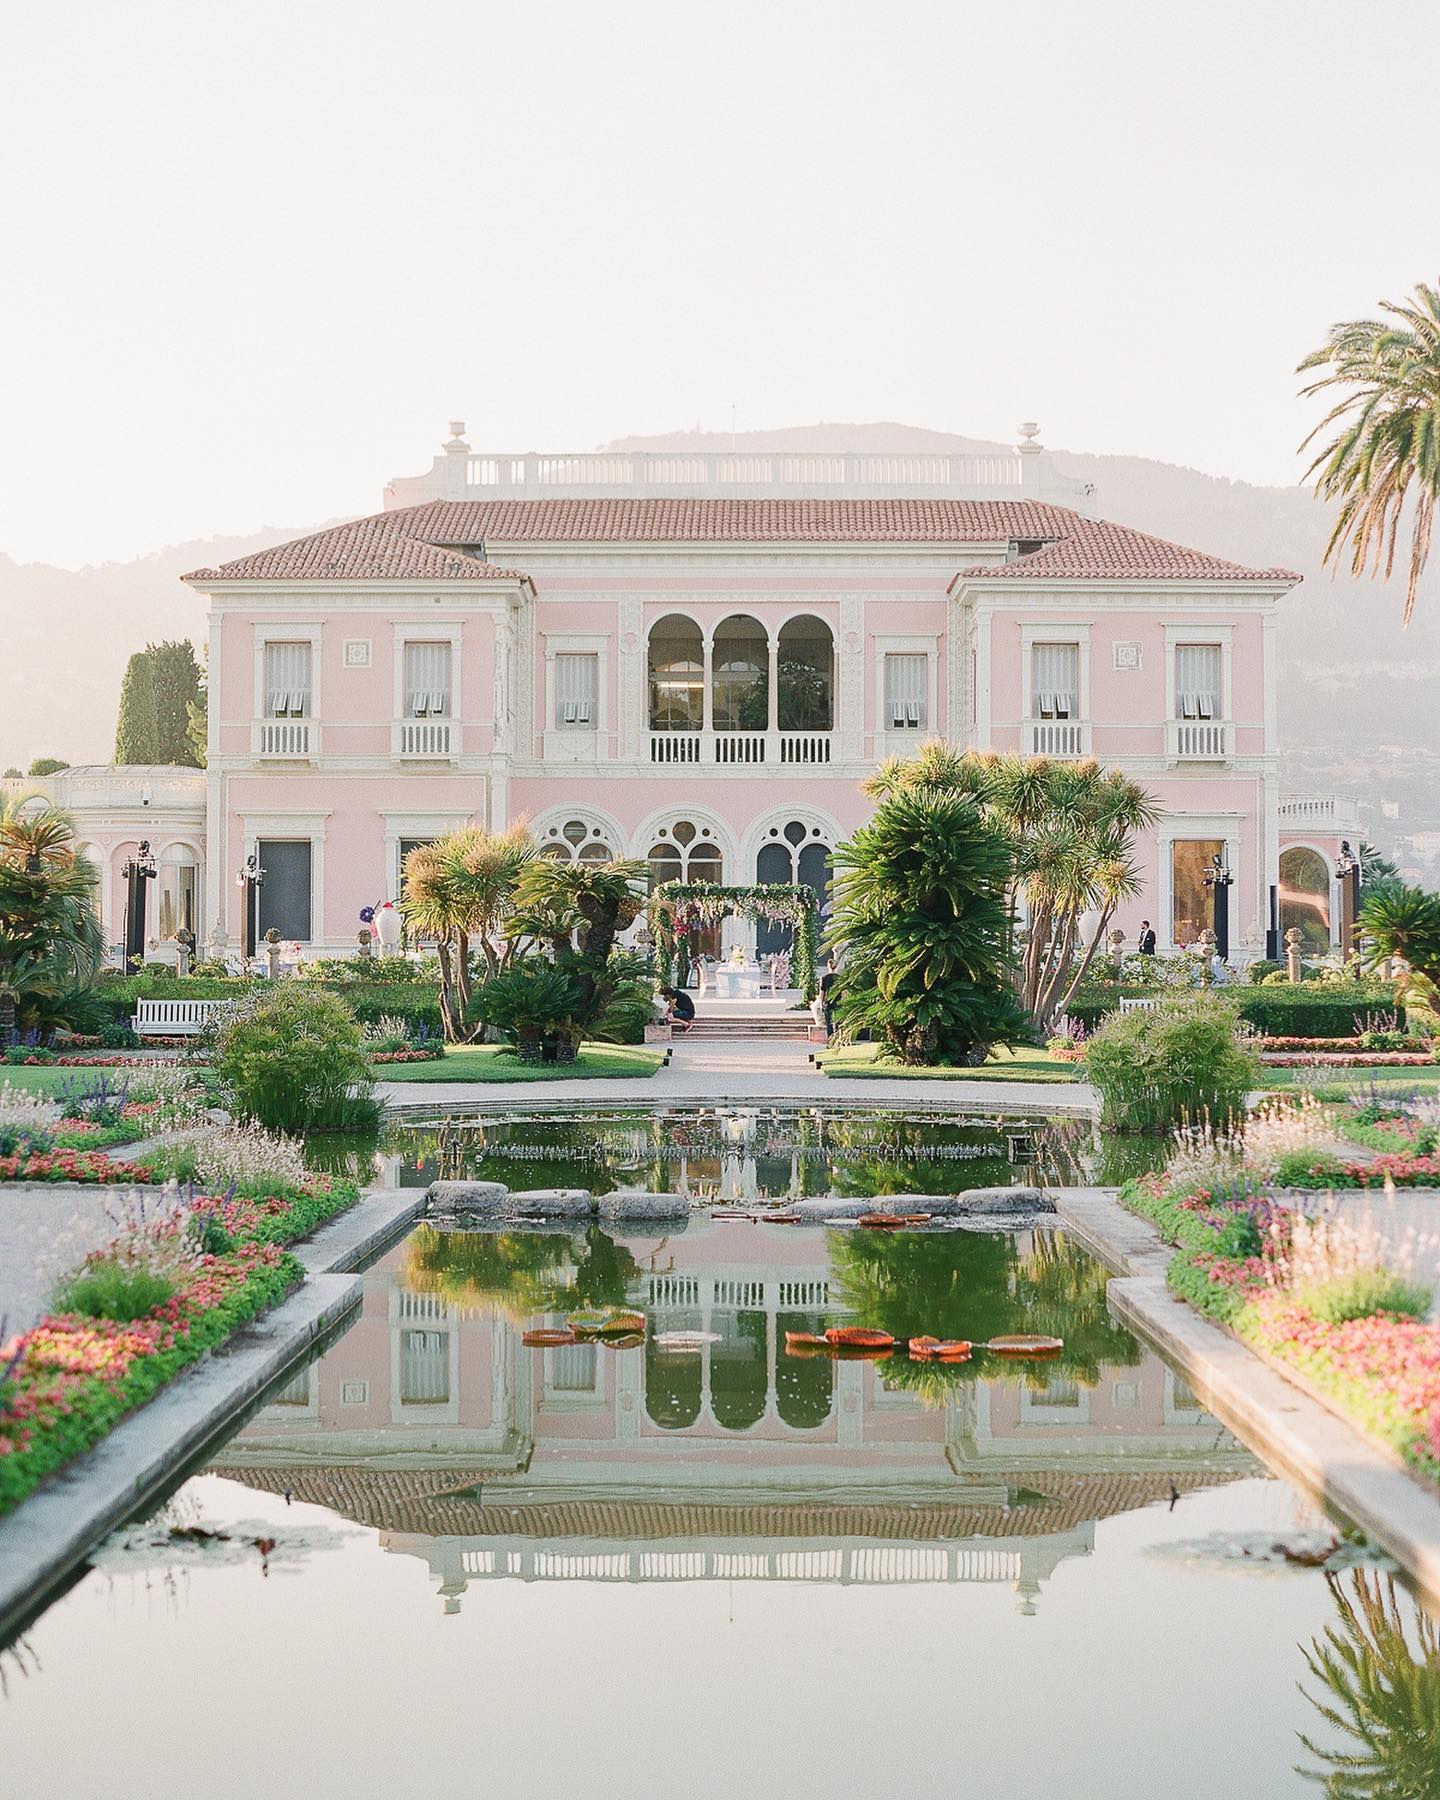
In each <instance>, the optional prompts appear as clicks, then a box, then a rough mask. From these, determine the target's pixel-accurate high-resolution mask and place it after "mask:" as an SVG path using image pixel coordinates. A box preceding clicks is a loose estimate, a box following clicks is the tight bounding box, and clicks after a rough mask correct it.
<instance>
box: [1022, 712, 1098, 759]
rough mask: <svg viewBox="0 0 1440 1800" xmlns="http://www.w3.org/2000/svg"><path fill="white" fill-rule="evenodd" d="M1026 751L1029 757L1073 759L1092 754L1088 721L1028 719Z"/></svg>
mask: <svg viewBox="0 0 1440 1800" xmlns="http://www.w3.org/2000/svg"><path fill="white" fill-rule="evenodd" d="M1025 751H1026V754H1027V755H1028V756H1057V757H1063V758H1067V759H1068V758H1072V757H1077V756H1088V755H1089V754H1090V721H1089V720H1088V719H1027V720H1026V722H1025Z"/></svg>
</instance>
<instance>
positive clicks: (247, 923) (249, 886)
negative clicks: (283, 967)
mask: <svg viewBox="0 0 1440 1800" xmlns="http://www.w3.org/2000/svg"><path fill="white" fill-rule="evenodd" d="M264 882H265V871H264V870H263V869H262V868H261V867H260V853H259V851H258V850H252V851H251V852H250V854H249V855H248V856H247V857H246V858H245V866H244V867H243V868H242V869H241V871H240V873H239V874H238V875H237V876H236V877H235V885H236V887H238V888H239V890H240V917H241V927H240V953H241V955H242V956H243V957H244V958H245V963H246V968H247V970H248V968H249V965H250V964H251V963H252V962H254V960H255V923H256V921H255V915H256V912H257V911H258V909H259V904H260V889H261V887H262V886H263V885H264Z"/></svg>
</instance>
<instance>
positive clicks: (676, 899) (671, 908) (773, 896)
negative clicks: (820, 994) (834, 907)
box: [649, 881, 820, 1000]
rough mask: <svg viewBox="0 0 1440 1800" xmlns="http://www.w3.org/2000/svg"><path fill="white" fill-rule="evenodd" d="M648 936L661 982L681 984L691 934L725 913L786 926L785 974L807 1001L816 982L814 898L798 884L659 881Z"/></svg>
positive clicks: (685, 973)
mask: <svg viewBox="0 0 1440 1800" xmlns="http://www.w3.org/2000/svg"><path fill="white" fill-rule="evenodd" d="M649 912H650V936H651V938H652V940H653V941H654V944H655V961H656V964H657V966H658V968H659V970H660V976H661V979H662V980H663V981H667V982H668V981H674V980H676V979H677V978H678V979H679V980H681V981H682V982H683V981H684V980H685V979H686V978H687V977H688V975H689V973H690V945H689V940H690V937H691V934H692V933H693V932H696V931H698V930H700V928H701V927H702V926H705V925H714V924H715V923H717V922H718V921H719V920H720V919H723V918H725V917H726V915H727V914H729V913H738V914H739V915H740V917H741V918H742V919H764V920H765V921H766V923H767V924H771V925H788V926H790V927H791V929H792V931H793V932H794V944H793V947H792V948H791V951H790V975H791V980H792V981H793V983H794V985H795V986H796V987H797V988H799V990H800V992H801V993H802V994H803V995H804V996H805V998H806V999H807V1000H813V999H814V998H815V994H816V992H817V990H818V988H819V983H820V970H819V963H820V897H819V895H818V894H817V893H816V892H815V890H814V888H811V887H806V886H805V885H804V884H803V883H801V884H799V885H795V886H792V885H789V884H787V883H784V882H761V883H759V884H757V885H756V886H754V887H725V886H722V885H721V884H720V883H719V882H715V881H663V882H661V884H660V886H659V887H657V888H656V889H655V891H654V893H653V894H651V896H650V903H649Z"/></svg>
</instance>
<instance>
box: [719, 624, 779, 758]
mask: <svg viewBox="0 0 1440 1800" xmlns="http://www.w3.org/2000/svg"><path fill="white" fill-rule="evenodd" d="M710 668H711V676H710V687H711V711H712V716H713V718H714V721H715V729H716V730H717V731H764V730H765V728H766V727H767V726H768V725H769V723H770V639H769V636H768V635H767V633H766V630H765V627H764V626H763V625H762V624H761V623H760V621H759V620H758V619H752V618H750V617H749V616H748V615H747V614H745V613H734V614H732V615H731V617H730V618H728V619H722V620H721V621H720V623H719V624H718V625H717V626H716V627H715V638H714V642H713V644H712V646H711V650H710Z"/></svg>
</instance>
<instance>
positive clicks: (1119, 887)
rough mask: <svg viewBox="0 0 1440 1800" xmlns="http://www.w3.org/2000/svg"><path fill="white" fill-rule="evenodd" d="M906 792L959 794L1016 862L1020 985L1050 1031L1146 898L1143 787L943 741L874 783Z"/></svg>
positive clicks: (1154, 814)
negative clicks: (1138, 859) (1114, 933)
mask: <svg viewBox="0 0 1440 1800" xmlns="http://www.w3.org/2000/svg"><path fill="white" fill-rule="evenodd" d="M866 791H867V793H870V794H873V795H874V796H875V797H876V798H877V799H880V800H882V801H883V800H885V799H888V798H890V797H892V796H895V795H899V794H912V795H920V794H958V795H964V796H966V797H967V798H969V799H970V800H972V801H973V802H974V803H975V804H976V805H977V806H979V807H980V809H981V811H982V813H983V815H984V817H985V819H986V820H987V821H988V822H989V823H991V824H992V825H994V826H996V827H997V828H998V829H999V830H1000V831H1001V832H1002V833H1003V834H1004V837H1005V840H1006V842H1007V843H1008V845H1009V847H1010V851H1011V856H1012V864H1013V866H1012V872H1011V877H1010V900H1011V905H1012V907H1013V908H1014V910H1015V911H1016V912H1017V913H1018V912H1021V911H1023V913H1024V914H1025V916H1026V919H1027V926H1026V930H1025V933H1024V949H1023V955H1022V957H1021V958H1020V961H1019V964H1018V968H1017V973H1016V986H1017V990H1018V992H1019V995H1020V999H1021V1002H1022V1004H1023V1005H1024V1007H1025V1010H1026V1011H1027V1012H1028V1013H1029V1015H1030V1018H1031V1020H1032V1021H1033V1023H1034V1024H1035V1025H1036V1026H1037V1027H1039V1028H1042V1029H1048V1028H1049V1027H1050V1025H1051V1024H1052V1022H1053V1021H1054V1020H1055V1019H1056V1018H1058V1017H1059V1015H1060V1014H1062V1013H1063V1012H1064V1011H1065V1009H1066V1007H1067V1006H1069V1004H1070V1002H1071V1000H1073V999H1074V997H1075V992H1076V990H1077V989H1078V987H1079V986H1080V984H1081V982H1082V981H1083V980H1084V979H1085V977H1086V975H1087V974H1088V973H1089V971H1090V969H1091V968H1092V967H1093V965H1094V962H1095V958H1096V956H1097V955H1098V954H1099V953H1100V950H1101V947H1102V945H1103V944H1104V941H1105V934H1106V933H1107V932H1108V931H1109V929H1110V927H1111V925H1112V924H1113V922H1114V919H1115V912H1116V909H1117V907H1118V906H1119V905H1120V903H1121V902H1122V901H1124V900H1128V899H1130V898H1132V897H1133V896H1134V895H1135V894H1137V893H1138V892H1139V879H1138V876H1137V873H1136V869H1135V863H1134V847H1135V839H1136V837H1137V835H1138V834H1139V833H1140V832H1142V831H1147V830H1149V829H1150V828H1151V827H1152V826H1153V825H1154V824H1155V822H1156V820H1157V819H1158V818H1159V816H1160V809H1159V807H1158V806H1157V805H1156V803H1155V802H1154V801H1153V800H1152V799H1151V797H1150V795H1149V794H1148V793H1147V792H1146V791H1145V789H1144V788H1142V787H1140V786H1139V785H1138V784H1137V783H1136V782H1133V781H1131V780H1130V778H1129V777H1128V776H1127V775H1124V774H1122V773H1120V772H1119V771H1118V770H1115V769H1102V768H1101V767H1100V765H1099V764H1098V763H1096V762H1093V761H1089V760H1087V761H1084V762H1064V761H1058V760H1056V759H1054V758H1051V757H1046V756H1014V755H1009V754H1003V753H1001V752H998V751H983V752H982V751H974V750H963V751H962V750H957V749H955V748H954V747H953V746H951V745H949V744H946V743H943V742H940V741H938V740H937V741H935V742H932V743H929V744H925V745H923V746H922V748H921V750H920V752H919V754H918V755H917V756H914V757H912V758H909V759H901V758H895V759H892V760H891V761H890V762H887V763H884V764H883V765H882V766H881V767H880V768H879V769H878V770H877V771H876V773H875V774H874V775H873V776H872V777H871V778H870V780H869V781H868V782H867V783H866Z"/></svg>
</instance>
